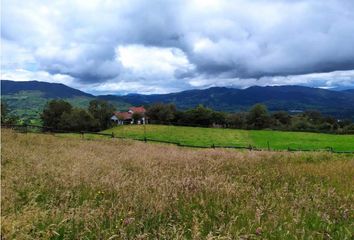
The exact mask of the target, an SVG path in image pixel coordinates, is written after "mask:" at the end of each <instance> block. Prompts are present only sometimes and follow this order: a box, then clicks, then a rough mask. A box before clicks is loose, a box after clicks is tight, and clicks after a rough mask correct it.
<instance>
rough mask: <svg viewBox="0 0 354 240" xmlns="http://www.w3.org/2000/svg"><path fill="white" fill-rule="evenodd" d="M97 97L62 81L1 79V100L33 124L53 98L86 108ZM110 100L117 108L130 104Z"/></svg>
mask: <svg viewBox="0 0 354 240" xmlns="http://www.w3.org/2000/svg"><path fill="white" fill-rule="evenodd" d="M95 98H96V96H94V95H91V94H88V93H85V92H83V91H80V90H77V89H75V88H71V87H68V86H66V85H64V84H60V83H48V82H39V81H24V82H19V81H10V80H1V100H2V101H5V102H6V104H7V105H8V107H9V109H10V113H11V114H14V115H16V116H19V117H20V119H21V120H22V121H25V122H29V123H31V124H39V123H40V121H39V118H40V117H39V116H40V113H41V112H42V110H43V108H44V106H45V104H46V103H47V102H48V101H49V100H51V99H64V100H66V101H68V102H70V103H71V104H72V105H73V106H75V107H82V108H86V107H87V106H88V105H89V102H90V101H91V100H93V99H95ZM110 102H111V103H112V104H113V105H115V106H116V108H127V107H128V106H130V105H129V104H128V103H126V102H124V101H123V100H118V99H112V101H110Z"/></svg>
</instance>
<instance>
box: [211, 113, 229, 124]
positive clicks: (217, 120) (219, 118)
mask: <svg viewBox="0 0 354 240" xmlns="http://www.w3.org/2000/svg"><path fill="white" fill-rule="evenodd" d="M211 122H212V123H213V124H217V125H224V124H225V123H226V113H223V112H216V111H213V112H212V113H211Z"/></svg>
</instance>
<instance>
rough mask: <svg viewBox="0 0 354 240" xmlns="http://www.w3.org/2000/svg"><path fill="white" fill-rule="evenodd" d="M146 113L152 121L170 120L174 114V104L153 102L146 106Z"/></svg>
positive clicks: (162, 121)
mask: <svg viewBox="0 0 354 240" xmlns="http://www.w3.org/2000/svg"><path fill="white" fill-rule="evenodd" d="M146 115H147V116H148V117H149V119H150V120H152V121H157V122H160V123H164V122H171V121H172V120H173V119H174V118H175V115H176V106H175V105H173V104H163V103H155V104H153V105H151V106H150V107H149V108H148V110H147V112H146Z"/></svg>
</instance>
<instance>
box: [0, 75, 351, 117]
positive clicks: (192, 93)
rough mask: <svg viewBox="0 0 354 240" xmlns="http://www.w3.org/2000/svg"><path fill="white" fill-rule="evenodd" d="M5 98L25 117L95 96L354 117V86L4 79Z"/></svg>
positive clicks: (119, 102)
mask: <svg viewBox="0 0 354 240" xmlns="http://www.w3.org/2000/svg"><path fill="white" fill-rule="evenodd" d="M1 95H2V96H1V98H2V99H3V100H5V101H6V102H7V103H8V105H9V106H10V108H11V109H12V111H13V113H15V114H16V115H19V116H21V117H22V118H23V119H35V118H38V114H39V112H41V111H42V109H43V107H44V105H45V103H46V102H47V101H48V100H49V99H57V98H60V99H65V100H67V101H69V102H71V103H72V104H73V105H74V106H77V107H87V105H88V103H89V101H91V100H92V99H95V98H98V99H104V100H107V101H109V102H111V103H112V104H114V105H115V106H116V107H117V109H119V110H124V109H126V108H128V107H129V106H131V105H149V104H152V103H155V102H163V103H174V104H176V106H177V107H178V108H179V109H183V110H184V109H188V108H193V107H195V106H197V105H198V104H203V105H204V106H206V107H210V108H213V109H214V110H218V111H228V112H236V111H245V110H248V109H249V108H250V107H251V106H252V105H254V104H256V103H264V104H266V105H267V106H268V108H269V110H271V111H278V110H284V111H289V112H291V111H296V112H301V111H305V110H314V109H315V110H319V111H321V112H322V113H324V114H327V115H332V116H335V117H337V118H351V119H354V106H353V103H354V90H353V89H352V90H342V91H332V90H326V89H319V88H310V87H302V86H267V87H257V86H254V87H249V88H246V89H236V88H226V87H212V88H208V89H202V90H188V91H182V92H177V93H169V94H152V95H143V94H128V95H125V96H116V95H101V96H94V95H91V94H88V93H85V92H82V91H80V90H77V89H74V88H71V87H68V86H66V85H64V84H58V83H46V82H39V81H28V82H17V81H16V82H15V81H9V80H1Z"/></svg>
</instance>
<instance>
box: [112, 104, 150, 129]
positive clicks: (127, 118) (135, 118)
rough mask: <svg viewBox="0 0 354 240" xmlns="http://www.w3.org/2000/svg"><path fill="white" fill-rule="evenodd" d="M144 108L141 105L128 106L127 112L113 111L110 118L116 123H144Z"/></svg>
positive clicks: (145, 121) (145, 120)
mask: <svg viewBox="0 0 354 240" xmlns="http://www.w3.org/2000/svg"><path fill="white" fill-rule="evenodd" d="M145 113H146V110H145V108H144V107H143V106H141V107H130V108H129V110H128V111H127V112H115V113H114V115H113V116H112V117H111V120H112V121H113V122H115V123H117V124H118V125H123V124H134V123H135V124H146V123H147V118H146V116H145Z"/></svg>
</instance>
